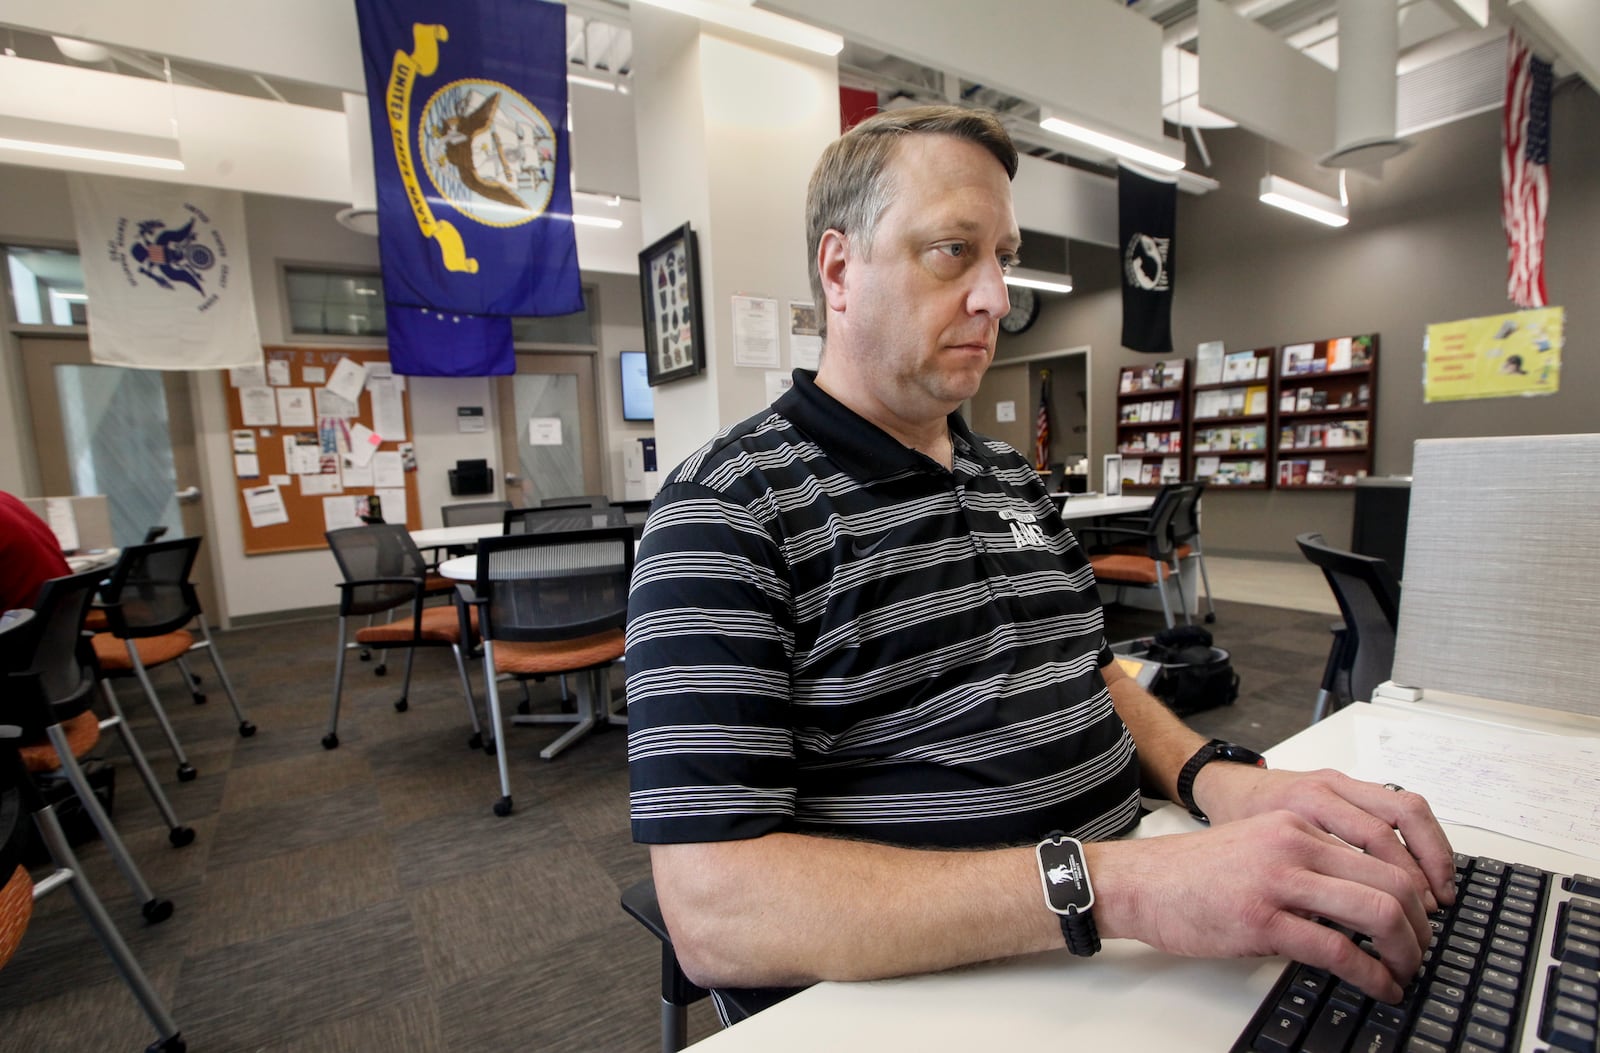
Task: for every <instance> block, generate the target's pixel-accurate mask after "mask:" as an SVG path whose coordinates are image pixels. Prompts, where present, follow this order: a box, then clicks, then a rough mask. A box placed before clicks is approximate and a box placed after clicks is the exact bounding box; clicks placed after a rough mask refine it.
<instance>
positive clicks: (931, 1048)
mask: <svg viewBox="0 0 1600 1053" xmlns="http://www.w3.org/2000/svg"><path fill="white" fill-rule="evenodd" d="M1069 506H1070V502H1069ZM1380 708H1381V707H1369V706H1367V705H1366V704H1361V705H1357V706H1349V707H1346V708H1345V709H1343V710H1340V711H1339V712H1337V713H1335V714H1333V715H1332V716H1331V717H1329V718H1328V719H1326V720H1324V721H1322V722H1321V723H1319V724H1317V725H1315V726H1313V727H1311V728H1308V729H1306V730H1305V731H1302V732H1300V733H1299V734H1297V735H1295V736H1293V737H1292V738H1290V739H1288V740H1287V741H1285V742H1283V743H1281V744H1280V745H1278V746H1276V747H1274V748H1273V749H1271V750H1269V751H1267V757H1268V759H1269V761H1270V762H1271V763H1272V765H1273V766H1274V767H1282V768H1291V769H1312V768H1319V767H1335V768H1343V769H1347V770H1348V769H1349V768H1351V767H1352V766H1353V765H1354V763H1355V753H1356V735H1355V720H1354V718H1355V714H1356V713H1357V712H1358V711H1361V710H1367V711H1369V712H1372V711H1378V710H1380ZM1197 826H1198V824H1197V823H1195V822H1194V820H1192V819H1191V818H1190V817H1189V815H1188V814H1187V813H1186V812H1184V811H1183V810H1181V809H1180V808H1178V807H1177V806H1176V805H1168V806H1166V807H1163V808H1161V809H1158V810H1157V811H1155V812H1153V813H1151V814H1150V815H1148V816H1146V817H1145V819H1144V821H1143V822H1142V823H1141V824H1140V826H1139V829H1138V831H1137V833H1136V834H1135V835H1134V836H1137V837H1153V836H1156V835H1158V834H1166V833H1176V832H1180V831H1185V830H1191V829H1194V828H1196V827H1197ZM1447 829H1448V830H1449V833H1450V836H1451V840H1452V843H1453V844H1454V846H1455V848H1456V850H1457V851H1464V852H1469V853H1476V854H1483V855H1490V856H1494V857H1497V858H1499V859H1504V860H1508V861H1514V862H1524V863H1531V864H1533V865H1535V866H1541V867H1544V868H1546V869H1549V870H1555V871H1561V872H1573V871H1578V872H1587V873H1594V872H1595V871H1594V869H1593V868H1594V865H1595V861H1594V860H1586V859H1583V858H1582V857H1579V856H1574V855H1569V854H1568V853H1565V852H1560V851H1557V850H1555V849H1551V848H1546V847H1543V846H1541V845H1535V844H1532V843H1529V842H1525V841H1519V840H1516V839H1514V838H1510V837H1505V836H1503V835H1500V834H1494V833H1490V832H1487V831H1484V830H1476V829H1470V828H1465V827H1455V826H1451V827H1447ZM1040 909H1041V910H1042V909H1043V907H1041V908H1040ZM1284 964H1285V963H1284V960H1283V959H1282V958H1270V959H1248V960H1227V961H1218V960H1211V959H1195V958H1178V957H1174V956H1172V955H1168V954H1163V953H1161V952H1160V951H1156V950H1152V949H1151V948H1149V947H1146V946H1144V945H1143V944H1139V943H1135V942H1132V941H1128V940H1107V941H1106V943H1105V949H1104V950H1103V951H1102V952H1101V953H1100V954H1099V955H1097V956H1096V957H1094V958H1092V959H1082V958H1074V957H1073V956H1072V955H1070V954H1068V953H1067V951H1066V950H1065V949H1064V948H1063V949H1062V950H1060V951H1052V952H1049V953H1046V954H1037V955H1029V956H1025V957H1021V958H1013V959H1009V960H1006V961H1001V962H990V963H986V964H983V965H976V966H970V967H967V968H964V969H955V970H951V971H948V972H943V973H933V974H929V975H924V976H910V977H901V978H898V979H893V980H876V981H871V982H867V983H823V984H818V985H817V986H815V987H813V988H810V989H809V990H806V991H802V992H801V993H800V994H798V995H795V996H794V997H793V998H790V999H788V1000H787V1001H784V1002H781V1003H779V1004H778V1005H776V1006H773V1007H772V1008H771V1009H768V1010H766V1011H765V1012H762V1013H759V1014H757V1015H756V1016H753V1017H751V1018H750V1019H748V1020H746V1021H744V1022H743V1023H740V1024H737V1025H735V1026H734V1027H732V1028H729V1029H727V1030H725V1031H722V1032H719V1033H718V1034H715V1035H713V1036H711V1037H710V1038H707V1039H706V1040H705V1041H703V1042H699V1043H696V1044H695V1046H694V1049H695V1050H696V1051H704V1053H737V1051H750V1053H755V1051H760V1053H801V1051H804V1053H812V1051H815V1050H820V1049H826V1050H830V1051H846V1053H848V1051H860V1053H881V1051H882V1050H888V1049H907V1050H916V1051H917V1053H946V1051H948V1053H958V1051H959V1053H970V1051H972V1050H981V1049H993V1050H1015V1049H1076V1050H1096V1049H1122V1050H1157V1049H1160V1050H1218V1051H1220V1050H1226V1049H1228V1048H1229V1047H1230V1046H1231V1045H1232V1043H1233V1041H1234V1040H1235V1039H1236V1038H1238V1036H1239V1033H1240V1031H1242V1030H1243V1029H1244V1026H1245V1024H1247V1023H1248V1022H1249V1020H1250V1016H1251V1014H1252V1013H1254V1012H1255V1009H1256V1006H1257V1005H1258V1004H1259V1003H1260V1001H1261V999H1262V998H1264V997H1265V996H1266V993H1267V991H1268V990H1269V989H1270V988H1271V987H1272V984H1273V982H1274V981H1275V980H1276V979H1277V977H1278V974H1279V973H1280V972H1281V971H1282V969H1283V966H1284Z"/></svg>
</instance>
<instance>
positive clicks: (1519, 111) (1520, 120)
mask: <svg viewBox="0 0 1600 1053" xmlns="http://www.w3.org/2000/svg"><path fill="white" fill-rule="evenodd" d="M1501 126H1502V129H1503V131H1504V137H1503V138H1504V145H1505V152H1504V153H1502V154H1501V155H1500V222H1501V224H1502V225H1503V226H1504V227H1505V229H1506V244H1507V249H1506V255H1507V258H1508V259H1509V261H1510V267H1509V274H1508V277H1507V281H1506V295H1507V296H1509V297H1510V298H1511V301H1512V302H1513V303H1515V304H1516V305H1517V306H1519V307H1543V306H1544V305H1545V289H1544V217H1545V210H1546V208H1547V207H1548V205H1549V203H1550V63H1548V62H1545V61H1544V60H1542V59H1540V58H1537V57H1535V56H1534V54H1533V53H1532V52H1531V51H1529V50H1528V45H1527V44H1525V43H1523V41H1522V38H1521V37H1519V36H1517V34H1516V33H1515V32H1513V33H1512V34H1511V39H1510V40H1509V41H1508V43H1507V47H1506V103H1505V110H1504V112H1503V114H1502V115H1501Z"/></svg>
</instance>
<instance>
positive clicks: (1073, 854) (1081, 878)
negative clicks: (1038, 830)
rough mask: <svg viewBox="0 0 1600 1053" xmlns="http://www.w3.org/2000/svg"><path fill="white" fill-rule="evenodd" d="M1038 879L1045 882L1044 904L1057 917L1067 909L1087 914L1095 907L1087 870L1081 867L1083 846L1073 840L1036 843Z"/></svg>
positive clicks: (1085, 867) (1065, 839)
mask: <svg viewBox="0 0 1600 1053" xmlns="http://www.w3.org/2000/svg"><path fill="white" fill-rule="evenodd" d="M1038 850H1039V877H1040V880H1041V881H1043V882H1044V898H1045V902H1046V903H1048V904H1049V905H1050V909H1051V910H1053V911H1055V912H1056V913H1057V914H1065V913H1066V912H1067V911H1068V909H1069V908H1070V909H1074V910H1077V911H1080V912H1081V911H1086V910H1088V909H1089V908H1090V907H1092V906H1094V888H1093V887H1092V886H1090V884H1089V868H1088V867H1087V866H1085V865H1084V861H1083V846H1082V845H1080V844H1078V842H1077V841H1074V840H1073V839H1072V838H1070V837H1068V838H1063V839H1062V840H1061V842H1060V843H1059V844H1057V843H1056V842H1053V841H1041V842H1040V843H1039V849H1038Z"/></svg>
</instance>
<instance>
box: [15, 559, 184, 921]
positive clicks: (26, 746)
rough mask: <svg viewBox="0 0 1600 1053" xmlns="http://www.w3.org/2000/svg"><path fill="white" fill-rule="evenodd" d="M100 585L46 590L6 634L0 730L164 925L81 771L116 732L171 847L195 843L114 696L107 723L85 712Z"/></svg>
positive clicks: (75, 581)
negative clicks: (75, 804)
mask: <svg viewBox="0 0 1600 1053" xmlns="http://www.w3.org/2000/svg"><path fill="white" fill-rule="evenodd" d="M99 578H100V575H99V574H98V573H96V572H94V571H90V572H88V573H85V574H76V575H72V576H70V577H65V578H53V579H51V580H50V581H47V582H45V583H44V585H43V587H41V588H40V590H39V596H38V599H36V600H35V601H34V615H35V616H34V618H33V619H32V620H31V621H30V622H29V624H28V625H27V626H26V627H24V628H21V629H16V630H13V631H11V632H8V633H7V634H6V646H5V649H4V654H3V655H0V668H3V670H4V680H3V683H4V695H3V697H0V722H3V723H6V724H12V725H15V726H17V727H18V728H20V729H21V733H22V737H21V738H20V739H19V740H18V742H17V754H18V756H20V757H21V758H22V762H23V765H24V767H25V768H26V769H27V770H28V772H29V773H30V774H31V775H47V774H51V773H54V772H60V773H61V775H62V776H64V777H65V778H66V780H67V783H68V785H70V786H71V787H72V790H73V793H75V794H76V795H77V797H78V800H79V802H80V803H81V805H82V807H83V810H84V812H85V813H86V814H87V815H88V816H89V819H90V821H91V822H92V823H93V824H94V827H95V829H96V830H97V831H99V833H100V839H101V840H102V841H104V842H105V844H106V848H107V850H108V851H109V852H110V854H111V858H112V861H113V862H115V863H116V864H117V867H118V869H120V870H121V871H122V874H123V876H124V877H125V878H127V880H128V884H129V885H130V886H131V887H132V889H133V894H134V898H135V900H136V901H137V902H138V903H139V907H140V910H141V911H143V913H144V916H145V919H146V920H148V921H151V922H157V921H165V920H166V919H167V918H168V917H170V916H171V914H172V903H171V902H170V901H169V900H165V899H160V898H157V897H156V895H155V894H154V893H153V892H152V891H151V890H150V886H149V885H148V884H147V883H146V882H145V879H144V876H143V875H142V874H141V873H140V872H139V868H138V867H137V866H136V865H135V864H134V862H133V857H132V856H131V855H130V854H129V853H128V850H127V848H126V847H125V846H124V845H123V843H122V839H121V838H120V837H119V836H118V835H117V830H116V828H115V827H114V826H113V825H112V823H111V820H110V818H109V817H108V816H107V815H106V813H105V810H104V809H103V808H102V807H101V806H100V802H99V799H98V798H96V797H95V795H94V791H93V789H92V788H91V787H90V785H89V779H88V777H87V776H86V775H85V774H84V771H83V768H82V767H81V766H80V765H79V763H78V761H79V759H80V758H82V757H84V756H86V755H87V754H88V753H89V751H90V750H91V749H93V748H94V747H95V745H96V744H97V743H98V742H99V741H100V734H101V732H103V731H105V730H107V729H110V728H115V729H116V731H117V732H118V734H120V735H121V737H122V744H123V746H124V748H126V749H127V751H128V756H129V758H130V759H131V760H132V761H133V765H134V768H135V769H136V770H137V771H138V773H139V777H140V778H141V779H142V780H143V781H144V785H145V788H146V789H147V790H148V791H149V793H150V797H151V799H152V800H153V801H154V802H155V804H156V807H157V809H158V810H159V811H160V812H161V815H162V817H163V818H164V819H165V820H166V823H167V831H168V833H167V837H168V840H170V841H171V842H172V844H173V846H174V847H179V848H181V847H183V846H184V845H187V844H190V843H191V842H193V841H194V830H193V829H192V828H190V827H188V826H185V825H183V824H182V823H180V822H179V821H178V817H177V815H176V813H174V812H173V809H172V804H171V802H169V801H168V800H167V795H166V793H165V792H164V791H163V790H162V789H161V784H160V782H158V781H157V780H156V777H155V773H154V772H152V771H151V770H150V764H149V762H148V761H146V760H145V756H144V751H143V750H141V749H140V748H139V743H138V741H137V740H136V739H135V738H134V737H133V733H132V731H131V730H130V729H129V728H128V722H127V720H126V719H125V718H124V717H123V714H122V709H121V707H120V706H118V704H117V699H116V694H115V693H114V692H112V691H111V690H110V688H109V686H104V685H103V686H104V691H105V696H106V699H107V702H108V703H109V705H110V706H111V713H112V715H111V716H110V717H109V718H107V719H106V720H100V719H98V718H97V717H96V716H95V714H94V712H93V710H91V709H90V708H89V707H90V705H91V704H92V703H93V700H94V686H95V681H96V670H95V664H94V649H93V647H92V646H90V645H89V641H88V639H87V638H86V637H85V636H84V635H83V634H82V632H81V629H80V627H81V626H82V624H83V616H84V613H85V611H87V610H88V607H89V602H90V600H92V599H93V597H94V591H95V587H96V585H97V584H98V583H99ZM102 683H103V682H102Z"/></svg>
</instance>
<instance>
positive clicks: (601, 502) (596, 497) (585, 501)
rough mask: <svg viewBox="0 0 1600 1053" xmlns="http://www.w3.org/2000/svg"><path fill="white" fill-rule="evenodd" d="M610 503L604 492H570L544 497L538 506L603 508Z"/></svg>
mask: <svg viewBox="0 0 1600 1053" xmlns="http://www.w3.org/2000/svg"><path fill="white" fill-rule="evenodd" d="M610 504H611V498H609V497H607V496H606V495H605V494H570V495H568V496H566V497H545V498H541V499H540V501H539V507H540V508H605V507H607V506H609V505H610Z"/></svg>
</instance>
